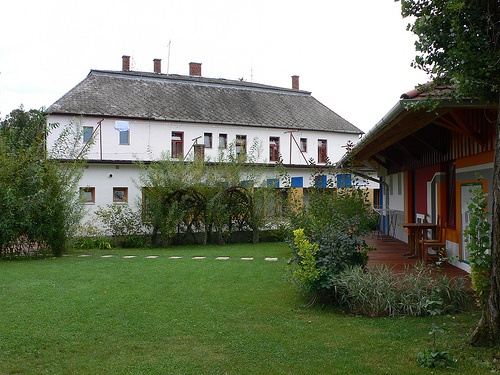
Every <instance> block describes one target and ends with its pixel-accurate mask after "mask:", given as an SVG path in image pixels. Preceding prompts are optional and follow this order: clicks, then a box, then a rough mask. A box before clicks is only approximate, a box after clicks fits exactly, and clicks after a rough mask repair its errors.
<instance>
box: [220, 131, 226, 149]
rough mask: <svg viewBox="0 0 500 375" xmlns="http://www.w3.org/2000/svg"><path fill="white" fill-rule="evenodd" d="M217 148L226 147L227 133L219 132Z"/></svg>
mask: <svg viewBox="0 0 500 375" xmlns="http://www.w3.org/2000/svg"><path fill="white" fill-rule="evenodd" d="M219 148H224V149H226V148H227V134H223V133H220V134H219Z"/></svg>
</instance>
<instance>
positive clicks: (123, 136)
mask: <svg viewBox="0 0 500 375" xmlns="http://www.w3.org/2000/svg"><path fill="white" fill-rule="evenodd" d="M115 129H116V130H118V132H119V144H120V145H129V144H130V125H129V123H128V121H115Z"/></svg>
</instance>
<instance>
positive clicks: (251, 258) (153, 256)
mask: <svg viewBox="0 0 500 375" xmlns="http://www.w3.org/2000/svg"><path fill="white" fill-rule="evenodd" d="M91 256H92V255H91V254H80V255H78V257H79V258H85V257H91ZM113 257H122V258H123V259H133V258H144V259H157V258H164V257H160V256H159V255H147V256H144V257H138V256H137V255H123V256H119V255H113V254H106V255H101V258H113ZM167 258H168V259H183V258H186V259H193V260H204V259H212V258H209V257H206V256H193V257H184V256H178V255H172V256H169V257H167ZM235 258H236V259H239V260H244V261H251V260H254V259H255V258H254V257H235ZM213 259H215V260H229V259H231V257H228V256H217V257H215V258H213ZM263 260H265V261H267V262H276V261H277V260H278V258H272V257H267V258H263Z"/></svg>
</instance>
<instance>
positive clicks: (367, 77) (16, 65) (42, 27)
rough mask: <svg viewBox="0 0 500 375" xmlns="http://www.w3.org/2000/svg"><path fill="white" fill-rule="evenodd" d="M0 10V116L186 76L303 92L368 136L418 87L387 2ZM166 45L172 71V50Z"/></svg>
mask: <svg viewBox="0 0 500 375" xmlns="http://www.w3.org/2000/svg"><path fill="white" fill-rule="evenodd" d="M8 3H9V4H5V2H4V3H2V5H0V12H1V13H2V23H1V24H0V33H1V35H2V38H1V39H0V111H1V112H0V116H1V117H4V116H5V115H7V114H8V113H9V112H10V111H11V110H12V109H15V108H17V107H18V106H19V105H20V104H21V103H23V104H24V106H25V108H40V107H42V106H45V107H46V106H49V105H50V104H52V103H53V102H54V101H56V100H57V99H58V98H59V97H61V96H62V95H64V94H65V93H66V92H67V91H69V90H70V89H71V88H72V87H74V86H75V85H76V84H78V83H79V82H80V81H82V80H83V79H84V78H85V77H86V75H87V74H88V72H89V71H90V69H109V70H120V69H121V56H122V55H124V54H128V55H131V56H132V64H133V65H132V66H133V68H134V70H145V71H152V69H153V59H154V58H161V59H162V60H163V61H162V70H163V72H164V73H166V70H167V65H168V66H169V73H175V74H188V64H189V62H191V61H196V62H200V63H202V64H203V65H202V74H203V75H204V76H207V77H217V78H228V79H239V78H244V79H245V80H248V81H250V80H253V81H254V82H259V83H263V84H269V85H275V86H283V87H291V78H290V77H291V76H292V75H294V74H296V75H299V76H300V88H301V89H303V90H307V91H311V92H312V95H313V96H314V97H315V98H316V99H318V100H319V101H321V102H322V103H323V104H325V105H326V106H328V107H329V108H331V109H332V110H333V111H335V112H337V113H338V114H339V115H341V116H343V117H344V118H345V119H347V120H348V121H350V122H352V123H353V124H354V125H356V126H358V127H359V128H361V129H362V130H364V131H368V130H369V129H370V128H371V127H372V126H373V125H375V123H376V122H377V121H378V120H379V119H380V118H381V117H382V116H383V115H384V114H385V113H387V112H388V111H389V109H390V108H391V107H392V106H393V105H394V104H395V103H396V101H397V100H398V98H399V95H400V94H402V93H403V92H405V91H408V90H411V89H412V88H413V87H414V86H415V85H417V84H419V83H422V82H424V81H426V78H425V75H424V74H423V73H421V72H417V71H414V70H413V69H412V68H411V67H410V62H411V60H412V58H413V57H414V55H415V53H414V49H413V37H412V35H411V34H410V33H409V32H407V31H406V30H405V25H406V21H404V20H402V19H401V16H400V11H399V6H400V4H399V3H394V2H393V1H392V0H358V1H338V0H329V1H328V0H323V1H320V0H310V1H308V2H305V1H298V0H288V1H286V0H266V1H262V0H238V1H234V0H191V1H184V0H167V1H158V0H141V1H136V0H119V1H118V0H117V1H111V0H87V1H85V2H83V1H82V2H72V1H64V0H39V1H28V0H17V1H15V2H14V1H12V2H11V1H8ZM169 41H171V47H170V60H168V51H169V50H168V44H169Z"/></svg>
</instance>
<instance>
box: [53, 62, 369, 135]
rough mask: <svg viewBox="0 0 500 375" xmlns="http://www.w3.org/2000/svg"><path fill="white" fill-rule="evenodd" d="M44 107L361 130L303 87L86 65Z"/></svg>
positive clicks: (116, 114) (71, 112)
mask: <svg viewBox="0 0 500 375" xmlns="http://www.w3.org/2000/svg"><path fill="white" fill-rule="evenodd" d="M47 112H48V113H51V114H68V115H96V116H112V117H127V118H143V119H158V120H171V121H185V122H201V123H215V124H234V125H251V126H261V127H278V128H287V129H304V130H321V131H338V132H348V133H355V134H359V133H362V131H361V130H360V129H358V128H357V127H355V126H354V125H352V124H351V123H349V122H348V121H346V120H344V119H343V118H342V117H340V116H339V115H337V114H336V113H335V112H333V111H332V110H330V109H329V108H327V107H326V106H324V105H323V104H321V103H320V102H319V101H317V100H316V99H315V98H313V97H312V96H311V93H310V92H307V91H302V90H292V89H285V88H279V87H274V86H266V85H261V84H256V83H249V82H244V81H231V80H225V79H212V78H204V77H193V76H180V75H167V74H155V73H144V72H122V71H120V72H115V71H99V70H92V71H90V73H89V75H88V76H87V78H85V79H84V80H83V81H82V82H81V83H79V84H78V85H77V86H75V87H74V88H73V89H72V90H70V91H69V92H68V93H67V94H66V95H64V96H63V97H62V98H60V99H59V100H57V101H56V102H55V103H54V104H52V105H51V106H50V107H49V108H48V109H47Z"/></svg>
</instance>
